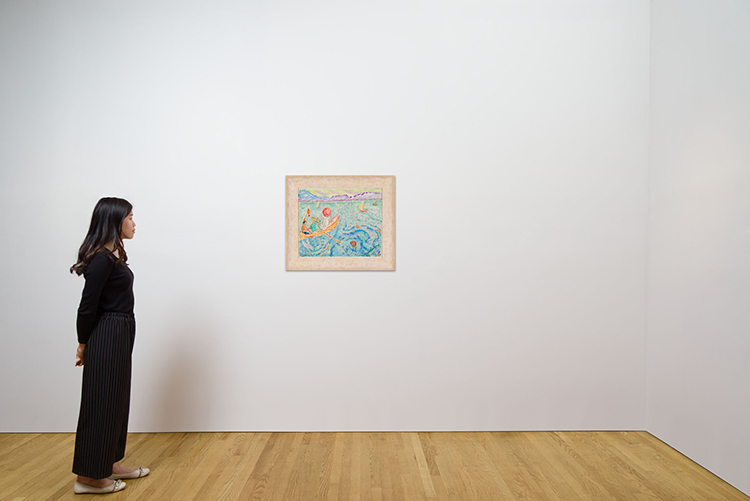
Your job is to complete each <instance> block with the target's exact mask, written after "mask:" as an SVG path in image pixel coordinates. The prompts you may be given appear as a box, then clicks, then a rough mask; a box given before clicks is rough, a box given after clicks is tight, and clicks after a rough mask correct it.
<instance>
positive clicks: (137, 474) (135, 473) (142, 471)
mask: <svg viewBox="0 0 750 501" xmlns="http://www.w3.org/2000/svg"><path fill="white" fill-rule="evenodd" d="M149 473H151V470H149V469H148V468H144V467H143V466H141V467H140V468H138V469H137V470H135V471H131V472H130V473H120V474H118V475H112V476H111V477H109V478H141V477H145V476H146V475H148V474H149Z"/></svg>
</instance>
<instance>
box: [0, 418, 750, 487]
mask: <svg viewBox="0 0 750 501" xmlns="http://www.w3.org/2000/svg"><path fill="white" fill-rule="evenodd" d="M73 440H74V436H73V435H72V434H0V500H3V501H5V500H9V501H21V500H45V501H48V500H60V499H78V500H82V499H100V498H101V496H93V495H86V496H81V495H79V496H76V495H75V494H73V482H74V479H75V477H74V476H73V474H71V473H70V468H71V464H72V455H73ZM123 463H124V464H127V465H130V466H140V465H143V466H148V467H150V468H151V469H152V472H151V475H150V476H148V477H145V478H142V479H137V480H128V481H127V484H128V485H127V487H126V489H125V490H124V491H122V492H119V493H117V494H112V495H107V496H105V499H112V500H154V501H156V500H158V501H169V500H179V501H186V500H202V501H214V500H243V501H244V500H251V499H253V500H254V499H258V500H260V499H278V500H284V501H288V500H294V499H304V500H308V499H309V500H314V499H321V500H322V499H338V500H386V499H404V500H409V501H411V500H420V499H439V500H451V501H454V500H463V499H478V500H519V501H520V500H554V499H562V500H566V501H577V500H588V499H596V500H606V499H610V500H611V499H616V500H661V501H664V500H679V501H689V500H696V501H706V500H714V499H715V500H745V501H747V500H749V499H750V498H749V497H748V496H745V495H744V494H742V493H741V492H740V491H738V490H737V489H735V488H733V487H732V486H730V485H729V484H727V483H725V482H724V481H722V480H721V479H719V478H718V477H716V476H714V475H713V474H711V473H709V472H708V471H707V470H705V469H703V468H701V467H700V466H698V465H697V464H695V463H693V462H692V461H690V460H689V459H687V458H685V457H684V456H682V455H681V454H680V453H678V452H676V451H675V450H673V449H671V448H670V447H668V446H667V445H665V444H664V443H662V442H660V441H659V440H658V439H656V438H654V437H653V436H651V435H649V434H648V433H645V432H523V433H521V432H502V433H158V434H153V433H143V434H131V435H130V437H129V442H128V452H127V455H126V457H125V461H123Z"/></svg>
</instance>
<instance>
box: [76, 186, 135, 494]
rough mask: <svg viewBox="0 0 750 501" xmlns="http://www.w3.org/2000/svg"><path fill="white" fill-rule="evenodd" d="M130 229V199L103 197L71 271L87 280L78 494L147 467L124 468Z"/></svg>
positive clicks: (81, 312) (131, 331) (112, 486)
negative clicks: (127, 245) (127, 244)
mask: <svg viewBox="0 0 750 501" xmlns="http://www.w3.org/2000/svg"><path fill="white" fill-rule="evenodd" d="M134 235H135V221H133V206H132V205H131V204H130V203H129V202H128V201H126V200H123V199H121V198H102V199H101V200H99V202H97V204H96V207H94V213H93V214H92V216H91V224H90V226H89V231H88V234H87V235H86V238H85V239H84V241H83V244H82V245H81V248H80V249H79V251H78V261H77V262H76V264H74V265H73V266H72V267H71V268H70V272H71V273H76V274H78V275H81V274H82V275H83V276H84V278H85V279H86V283H85V285H84V287H83V293H82V295H81V303H80V306H79V307H78V318H77V321H76V329H77V331H78V343H79V344H78V349H77V350H76V366H83V384H82V389H81V410H80V414H79V417H78V427H77V429H76V440H75V453H74V457H73V473H75V474H76V475H78V478H77V480H76V483H75V486H74V488H73V490H74V492H75V493H76V494H105V493H109V492H116V491H119V490H122V489H124V488H125V482H123V481H122V480H121V479H123V478H140V477H143V476H146V475H148V474H149V470H148V468H143V467H141V468H137V469H134V468H126V467H124V466H122V465H121V464H120V461H121V460H122V458H123V457H124V455H125V443H126V441H127V433H128V415H129V412H130V378H131V355H132V352H133V343H134V341H135V316H134V315H133V306H134V304H135V299H134V296H133V273H132V271H130V267H129V266H128V264H127V261H128V256H127V254H126V253H125V247H124V245H123V240H128V239H131V238H133V236H134Z"/></svg>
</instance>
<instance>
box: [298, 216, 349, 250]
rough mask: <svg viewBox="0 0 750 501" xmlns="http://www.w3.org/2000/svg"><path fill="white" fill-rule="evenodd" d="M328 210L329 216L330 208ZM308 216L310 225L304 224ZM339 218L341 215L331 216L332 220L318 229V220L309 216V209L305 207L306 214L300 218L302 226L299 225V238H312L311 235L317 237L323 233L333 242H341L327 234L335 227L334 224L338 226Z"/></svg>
mask: <svg viewBox="0 0 750 501" xmlns="http://www.w3.org/2000/svg"><path fill="white" fill-rule="evenodd" d="M328 211H329V216H330V209H328ZM308 217H309V218H310V219H311V220H312V221H313V222H312V223H311V224H310V227H308V226H307V224H306V223H307V218H308ZM340 218H341V216H339V215H337V216H336V217H335V218H333V221H331V224H329V225H327V226H326V227H325V228H323V229H320V226H319V225H318V223H319V222H320V220H319V219H317V218H315V217H313V216H311V215H310V209H307V214H306V215H305V218H304V219H303V220H302V226H301V227H300V232H299V239H300V240H304V239H306V238H312V237H318V236H320V235H325V236H327V237H328V238H330V239H331V240H333V241H334V242H337V243H341V241H340V240H336V239H335V238H333V237H332V236H331V235H329V234H328V233H329V232H331V231H333V230H334V229H335V228H336V226H338V224H339V219H340ZM316 220H317V222H316Z"/></svg>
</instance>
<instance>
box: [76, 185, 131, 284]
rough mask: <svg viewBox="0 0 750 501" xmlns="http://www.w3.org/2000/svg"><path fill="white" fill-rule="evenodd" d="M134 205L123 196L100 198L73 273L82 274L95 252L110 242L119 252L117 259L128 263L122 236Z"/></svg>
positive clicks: (114, 250) (117, 252) (115, 250)
mask: <svg viewBox="0 0 750 501" xmlns="http://www.w3.org/2000/svg"><path fill="white" fill-rule="evenodd" d="M131 210H133V206H132V205H130V202H128V201H127V200H124V199H122V198H114V197H105V198H102V199H101V200H99V201H98V202H97V203H96V207H94V213H93V214H92V215H91V225H89V232H88V233H87V234H86V238H85V239H84V240H83V243H82V244H81V248H80V249H78V262H76V264H74V265H73V266H71V267H70V272H71V273H76V274H78V275H81V274H82V273H83V269H84V268H85V267H86V265H87V264H89V262H91V259H93V257H94V254H96V253H97V252H99V251H100V250H101V249H103V248H105V247H106V246H107V245H109V244H113V245H114V249H113V252H115V253H116V254H118V256H119V257H118V259H117V261H118V262H120V261H122V262H123V263H127V261H128V255H127V254H126V253H125V247H124V246H123V243H122V238H121V237H120V231H121V229H122V222H123V221H125V218H126V217H128V215H129V214H130V211H131Z"/></svg>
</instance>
